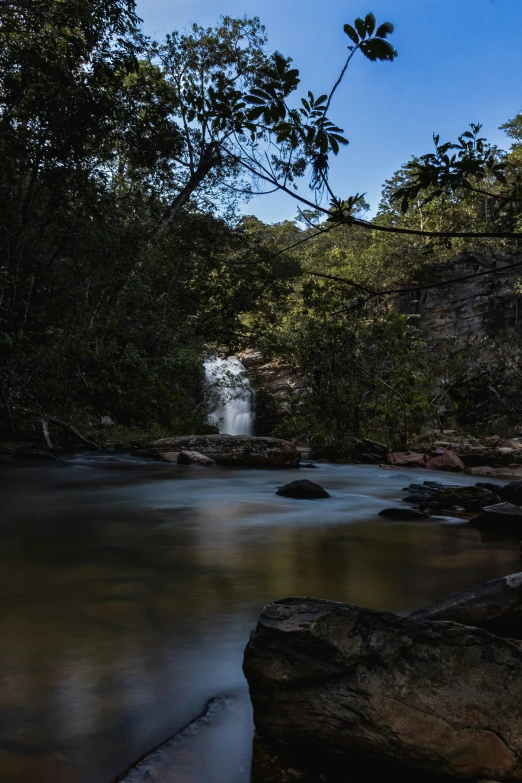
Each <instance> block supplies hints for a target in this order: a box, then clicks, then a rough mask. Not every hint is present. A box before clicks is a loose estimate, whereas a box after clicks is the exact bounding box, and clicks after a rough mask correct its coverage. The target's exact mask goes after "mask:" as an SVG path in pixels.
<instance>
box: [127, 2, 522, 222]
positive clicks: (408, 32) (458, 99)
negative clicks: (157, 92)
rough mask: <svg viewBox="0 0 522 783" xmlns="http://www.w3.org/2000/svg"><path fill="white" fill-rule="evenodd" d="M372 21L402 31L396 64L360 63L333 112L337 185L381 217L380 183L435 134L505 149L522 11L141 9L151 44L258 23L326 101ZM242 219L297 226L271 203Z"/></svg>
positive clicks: (246, 5)
mask: <svg viewBox="0 0 522 783" xmlns="http://www.w3.org/2000/svg"><path fill="white" fill-rule="evenodd" d="M368 11H373V13H374V14H375V16H376V17H377V23H378V24H379V23H381V22H383V21H391V22H393V23H394V24H395V28H396V30H395V33H394V35H393V36H392V39H391V40H392V42H393V44H394V46H395V48H396V49H397V50H398V52H399V57H398V58H397V60H395V62H394V63H371V62H369V61H367V60H365V59H364V58H363V57H358V58H357V61H356V62H355V61H354V63H353V68H352V70H351V72H350V73H349V74H348V78H347V79H345V81H344V83H343V86H342V88H341V89H340V90H339V91H338V92H337V94H336V100H335V102H334V104H333V107H332V109H331V111H330V115H331V119H333V120H334V121H335V122H337V124H338V125H340V126H341V127H342V128H344V130H345V135H346V136H347V138H348V139H349V140H350V145H349V147H347V148H345V149H344V150H341V153H340V155H339V157H338V158H337V160H335V162H334V163H333V165H332V176H331V181H332V183H333V186H334V190H335V192H336V193H337V194H338V195H339V196H342V197H347V196H349V195H351V194H354V193H355V192H366V193H367V199H368V201H369V202H370V204H371V206H372V209H375V208H376V207H377V204H378V202H379V196H380V191H381V185H382V183H383V182H384V180H385V179H387V178H388V177H389V176H391V175H392V174H393V172H394V171H396V169H398V168H399V166H400V165H401V164H402V163H404V162H406V161H407V160H408V158H409V157H411V155H414V154H422V153H424V152H428V151H430V150H431V146H432V140H431V137H432V133H433V132H434V131H436V132H437V133H440V135H441V139H442V140H447V139H455V138H456V136H457V135H458V134H459V133H461V132H462V131H463V130H465V129H466V127H467V125H468V124H469V123H470V122H482V123H483V126H484V128H483V132H484V135H486V136H487V137H488V139H490V141H493V142H495V143H497V144H498V145H499V146H503V147H506V146H508V140H507V139H506V136H505V134H504V133H503V132H502V131H500V130H498V127H499V125H501V124H502V123H503V122H505V121H506V120H508V119H511V118H512V117H513V116H514V115H515V114H517V113H518V112H519V111H522V90H521V88H520V84H521V78H520V77H521V72H522V69H521V60H522V44H521V38H522V0H344V1H343V2H341V0H322V2H320V0H138V12H139V14H140V16H141V17H142V19H143V21H144V28H145V31H146V32H147V33H148V34H150V35H152V36H155V37H161V36H162V35H163V34H164V33H165V32H168V31H170V30H173V29H175V28H183V27H185V26H186V25H187V24H189V23H191V22H193V21H195V22H198V23H200V24H203V25H211V24H214V23H215V22H216V21H217V20H218V19H219V17H220V15H222V14H223V15H232V16H243V15H245V14H247V15H249V16H259V17H260V18H261V21H262V22H263V24H264V25H265V26H266V28H267V33H268V37H269V43H270V48H271V49H278V50H279V51H281V52H283V53H284V54H285V55H287V56H291V57H292V58H293V60H294V64H295V66H296V67H297V68H299V70H300V71H301V78H302V84H301V85H300V86H301V87H302V88H303V89H304V90H308V89H311V90H312V91H313V92H314V93H316V94H320V93H323V92H327V91H328V89H329V87H331V85H332V84H333V82H334V81H335V79H336V77H337V75H338V73H339V70H340V68H341V66H342V63H343V58H344V57H345V55H346V46H347V44H348V39H347V37H346V36H345V34H344V33H343V24H344V23H345V22H349V23H352V22H353V20H354V19H355V17H356V16H364V15H365V14H366V13H368ZM302 187H303V190H304V191H306V187H305V185H304V183H303V185H302ZM303 194H304V195H306V193H303ZM245 211H246V212H248V213H253V214H256V215H258V217H259V218H261V219H262V220H266V221H270V222H277V221H280V220H285V219H287V218H293V217H294V216H295V214H296V205H295V202H293V201H292V199H290V198H288V197H286V196H284V195H279V194H274V195H270V196H266V197H263V198H259V199H255V200H253V201H251V202H250V203H249V204H247V205H246V206H245Z"/></svg>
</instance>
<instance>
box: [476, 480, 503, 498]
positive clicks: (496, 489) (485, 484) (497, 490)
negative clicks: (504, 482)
mask: <svg viewBox="0 0 522 783" xmlns="http://www.w3.org/2000/svg"><path fill="white" fill-rule="evenodd" d="M475 486H476V487H482V488H483V489H489V490H490V491H491V492H493V493H494V494H495V495H498V496H499V497H500V499H501V500H504V487H502V486H500V484H493V483H491V482H489V481H477V483H476V484H475Z"/></svg>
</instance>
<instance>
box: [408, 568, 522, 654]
mask: <svg viewBox="0 0 522 783" xmlns="http://www.w3.org/2000/svg"><path fill="white" fill-rule="evenodd" d="M410 617H411V618H412V620H452V621H453V622H456V623H463V624H464V625H474V626H476V627H478V628H485V629H486V630H487V631H491V633H494V634H496V635H497V636H506V637H508V638H512V639H522V573H518V574H511V575H510V576H504V577H502V578H501V579H492V580H491V581H489V582H483V583H482V584H480V585H476V586H474V587H470V588H469V589H467V590H461V591H460V592H458V593H453V594H452V595H449V596H447V597H446V598H443V599H442V600H441V601H435V603H433V604H430V605H429V606H426V607H425V608H424V609H420V610H419V611H417V612H412V614H410Z"/></svg>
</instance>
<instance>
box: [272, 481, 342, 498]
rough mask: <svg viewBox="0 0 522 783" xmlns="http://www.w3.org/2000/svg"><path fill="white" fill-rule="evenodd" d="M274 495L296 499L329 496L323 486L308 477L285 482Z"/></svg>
mask: <svg viewBox="0 0 522 783" xmlns="http://www.w3.org/2000/svg"><path fill="white" fill-rule="evenodd" d="M276 495H282V497H284V498H295V499H297V500H315V499H319V498H329V497H331V496H330V495H329V494H328V492H327V491H326V490H325V489H323V487H321V486H320V485H319V484H316V483H315V482H313V481H309V480H308V479H299V480H298V481H291V482H290V483H289V484H285V485H284V487H279V489H278V490H277V492H276Z"/></svg>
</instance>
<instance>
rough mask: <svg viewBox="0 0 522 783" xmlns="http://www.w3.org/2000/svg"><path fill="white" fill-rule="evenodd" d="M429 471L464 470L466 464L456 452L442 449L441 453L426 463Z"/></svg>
mask: <svg viewBox="0 0 522 783" xmlns="http://www.w3.org/2000/svg"><path fill="white" fill-rule="evenodd" d="M426 467H427V468H428V470H449V471H458V470H464V463H463V462H462V460H461V459H460V457H457V455H456V454H455V452H454V451H449V450H445V449H440V450H439V453H436V454H434V456H432V457H430V458H429V460H428V461H427V462H426Z"/></svg>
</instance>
